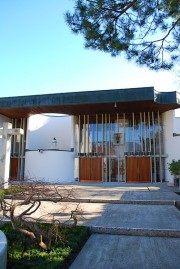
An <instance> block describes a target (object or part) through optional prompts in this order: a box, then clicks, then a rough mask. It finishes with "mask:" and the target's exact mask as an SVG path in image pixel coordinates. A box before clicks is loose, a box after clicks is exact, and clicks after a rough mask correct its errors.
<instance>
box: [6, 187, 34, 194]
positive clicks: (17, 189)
mask: <svg viewBox="0 0 180 269" xmlns="http://www.w3.org/2000/svg"><path fill="white" fill-rule="evenodd" d="M28 189H29V187H28V186H20V185H11V186H9V188H8V189H6V190H4V193H5V194H11V195H13V194H18V193H23V192H25V191H28Z"/></svg>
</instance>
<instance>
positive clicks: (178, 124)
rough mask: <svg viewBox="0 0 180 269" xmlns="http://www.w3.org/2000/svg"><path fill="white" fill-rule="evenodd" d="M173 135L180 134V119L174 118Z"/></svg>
mask: <svg viewBox="0 0 180 269" xmlns="http://www.w3.org/2000/svg"><path fill="white" fill-rule="evenodd" d="M174 133H176V134H180V117H175V118H174Z"/></svg>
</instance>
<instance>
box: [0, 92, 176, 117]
mask: <svg viewBox="0 0 180 269" xmlns="http://www.w3.org/2000/svg"><path fill="white" fill-rule="evenodd" d="M115 103H116V106H117V107H114V104H115ZM176 108H180V104H179V103H178V102H177V97H176V92H163V93H157V92H155V91H154V88H153V87H145V88H132V89H116V90H101V91H87V92H72V93H57V94H44V95H32V96H19V97H6V98H0V114H2V115H5V116H7V117H9V118H27V117H29V115H32V114H39V113H63V114H68V115H78V114H102V113H111V114H116V113H128V112H129V113H131V112H143V111H144V112H146V111H147V112H151V111H155V112H156V111H159V112H161V113H162V112H165V111H167V110H171V109H176Z"/></svg>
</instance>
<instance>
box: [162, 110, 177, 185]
mask: <svg viewBox="0 0 180 269" xmlns="http://www.w3.org/2000/svg"><path fill="white" fill-rule="evenodd" d="M163 122H164V146H165V154H167V158H166V161H165V176H166V181H169V182H170V183H171V184H173V182H174V180H173V176H172V175H171V174H170V172H169V170H168V163H170V162H171V161H172V160H173V159H175V160H178V159H180V136H173V133H177V132H178V130H180V126H179V124H180V121H179V118H175V112H174V110H170V111H167V112H165V113H164V114H163Z"/></svg>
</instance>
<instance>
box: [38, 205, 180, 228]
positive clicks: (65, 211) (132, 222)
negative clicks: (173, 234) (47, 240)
mask: <svg viewBox="0 0 180 269" xmlns="http://www.w3.org/2000/svg"><path fill="white" fill-rule="evenodd" d="M77 206H78V209H79V211H80V212H82V215H81V214H79V215H77V218H78V225H85V226H89V227H102V228H107V229H109V228H114V229H118V228H119V229H150V230H175V231H178V232H180V211H179V210H178V209H177V208H176V207H175V206H168V205H167V206H164V205H136V204H132V205H131V204H104V203H82V204H78V203H52V202H46V201H45V202H42V205H41V207H40V208H39V209H38V210H37V212H36V213H35V214H34V215H33V217H35V218H36V219H41V220H43V219H44V220H49V221H50V220H52V219H53V218H55V219H58V220H60V221H62V222H64V221H67V220H68V219H69V216H70V214H71V211H74V210H75V209H76V208H77Z"/></svg>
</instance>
